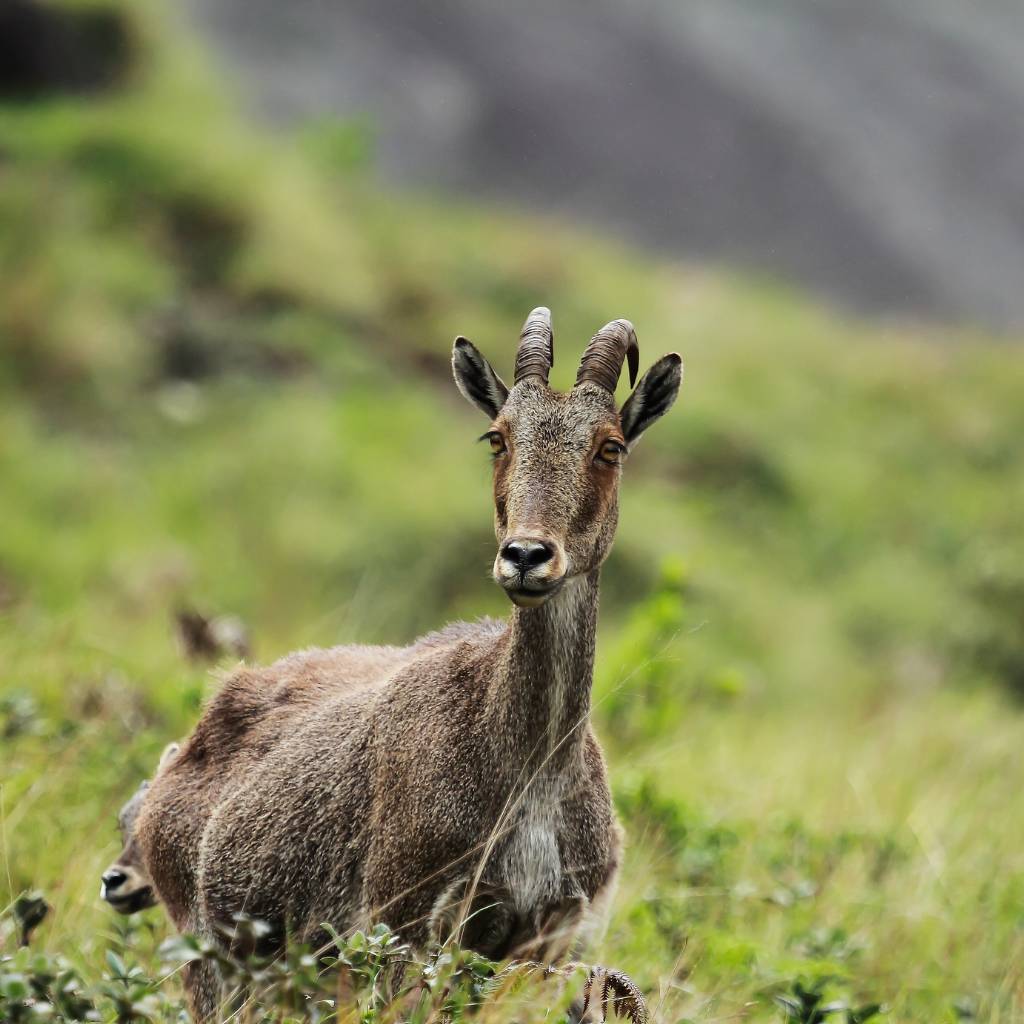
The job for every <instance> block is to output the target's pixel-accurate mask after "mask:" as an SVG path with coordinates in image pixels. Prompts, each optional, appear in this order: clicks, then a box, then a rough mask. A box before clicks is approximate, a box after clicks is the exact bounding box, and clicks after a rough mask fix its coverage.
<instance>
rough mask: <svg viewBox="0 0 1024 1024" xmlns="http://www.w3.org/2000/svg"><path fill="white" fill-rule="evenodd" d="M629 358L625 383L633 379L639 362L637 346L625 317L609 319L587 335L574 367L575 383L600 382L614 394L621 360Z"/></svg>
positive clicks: (631, 327) (634, 335)
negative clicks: (589, 337) (583, 348)
mask: <svg viewBox="0 0 1024 1024" xmlns="http://www.w3.org/2000/svg"><path fill="white" fill-rule="evenodd" d="M627 357H628V359H629V386H630V387H632V386H633V385H634V384H635V383H636V371H637V369H638V368H639V366H640V346H639V345H638V344H637V341H636V331H634V330H633V325H632V324H631V323H630V322H629V321H628V320H613V321H612V322H611V323H610V324H605V325H604V327H602V328H601V330H599V331H598V332H597V334H595V335H594V336H593V338H591V339H590V344H589V345H588V346H587V348H586V351H585V352H584V353H583V358H582V359H581V360H580V368H579V370H577V371H576V386H577V387H579V385H580V384H582V383H583V382H584V381H588V380H589V381H593V382H594V383H595V384H600V385H601V387H603V388H604V389H605V390H606V391H610V392H611V393H612V394H613V395H614V394H615V388H616V386H617V385H618V383H619V376H620V374H621V373H622V363H623V360H625V359H626V358H627Z"/></svg>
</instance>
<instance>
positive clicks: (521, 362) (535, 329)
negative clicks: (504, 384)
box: [515, 306, 555, 384]
mask: <svg viewBox="0 0 1024 1024" xmlns="http://www.w3.org/2000/svg"><path fill="white" fill-rule="evenodd" d="M554 365H555V336H554V334H553V333H552V330H551V310H550V309H548V308H547V306H538V307H537V308H536V309H535V310H534V311H533V312H532V313H531V314H530V315H529V316H528V317H527V318H526V323H524V324H523V330H522V333H520V335H519V348H518V349H517V350H516V373H515V383H516V384H518V383H519V382H520V381H521V380H525V379H526V378H527V377H539V378H540V379H541V380H542V381H543V382H544V383H545V384H547V382H548V371H549V370H550V369H551V367H552V366H554Z"/></svg>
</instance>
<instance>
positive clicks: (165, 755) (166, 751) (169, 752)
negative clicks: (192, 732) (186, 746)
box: [156, 743, 180, 771]
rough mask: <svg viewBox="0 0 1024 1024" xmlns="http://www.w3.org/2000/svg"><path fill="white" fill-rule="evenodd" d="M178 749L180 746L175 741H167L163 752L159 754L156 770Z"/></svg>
mask: <svg viewBox="0 0 1024 1024" xmlns="http://www.w3.org/2000/svg"><path fill="white" fill-rule="evenodd" d="M179 749H180V747H179V746H178V744H177V743H168V744H167V746H166V747H164V752H163V753H162V754H161V755H160V761H159V763H158V764H157V766H156V770H157V771H160V769H161V768H163V766H164V765H165V764H167V762H168V761H170V759H171V758H172V757H174V755H175V754H176V753H177V752H178V750H179Z"/></svg>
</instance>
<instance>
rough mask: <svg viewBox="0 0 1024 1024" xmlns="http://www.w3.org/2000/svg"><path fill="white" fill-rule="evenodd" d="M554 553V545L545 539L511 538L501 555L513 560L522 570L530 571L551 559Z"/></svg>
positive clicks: (507, 559) (510, 560)
mask: <svg viewBox="0 0 1024 1024" xmlns="http://www.w3.org/2000/svg"><path fill="white" fill-rule="evenodd" d="M554 553H555V549H554V547H553V546H552V545H551V544H549V543H548V542H547V541H543V540H510V541H509V542H508V543H507V544H503V545H502V548H501V557H502V558H504V559H505V561H506V562H511V563H512V564H513V565H514V566H516V567H517V568H518V569H519V571H520V572H528V571H529V570H530V569H533V568H536V566H538V565H543V564H544V563H545V562H548V561H550V560H551V558H552V556H553V555H554Z"/></svg>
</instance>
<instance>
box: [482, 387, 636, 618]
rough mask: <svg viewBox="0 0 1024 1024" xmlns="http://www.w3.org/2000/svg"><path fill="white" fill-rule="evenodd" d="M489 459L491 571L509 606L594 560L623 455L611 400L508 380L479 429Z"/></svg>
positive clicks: (610, 528)
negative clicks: (486, 425)
mask: <svg viewBox="0 0 1024 1024" xmlns="http://www.w3.org/2000/svg"><path fill="white" fill-rule="evenodd" d="M486 439H487V441H488V443H489V444H490V447H491V453H492V456H491V457H492V460H493V462H494V530H495V535H496V537H497V540H498V553H497V557H496V558H495V560H494V578H495V580H496V581H497V582H498V584H499V585H500V586H502V587H503V588H504V589H505V591H506V593H508V595H509V597H511V599H512V600H513V601H515V603H516V604H519V605H523V606H526V607H532V606H534V605H539V604H542V603H543V602H544V601H545V600H547V598H549V597H550V596H551V595H552V594H554V593H555V592H556V591H557V590H558V588H559V587H561V585H562V584H563V583H564V581H565V580H566V579H568V578H570V577H572V576H576V575H580V574H582V573H586V572H589V571H590V570H591V569H593V568H595V567H596V566H598V565H600V564H601V562H602V561H603V560H604V558H605V556H606V555H607V554H608V550H609V548H610V547H611V542H612V537H613V535H614V533H615V526H616V523H617V522H618V509H619V503H618V494H619V477H620V474H621V466H622V460H623V459H624V458H625V457H626V451H627V446H626V439H625V438H624V437H623V434H622V426H621V424H620V422H619V414H618V412H617V411H616V409H615V402H614V399H613V398H612V397H611V395H609V394H608V393H607V392H606V391H604V390H602V389H601V388H598V387H596V386H594V385H592V384H591V385H585V386H584V387H581V388H577V389H575V390H573V391H570V392H569V394H567V395H560V394H557V393H556V392H554V391H551V390H550V389H549V388H547V387H545V386H544V385H543V384H541V383H539V382H537V381H535V380H527V381H524V382H523V383H521V384H518V385H516V386H515V387H514V388H513V389H512V392H511V393H510V394H509V397H508V399H507V401H506V402H505V404H504V405H503V406H502V408H501V410H500V411H499V413H498V415H497V416H496V417H495V418H494V421H493V422H492V424H491V428H490V430H489V431H488V433H487V435H486Z"/></svg>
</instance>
